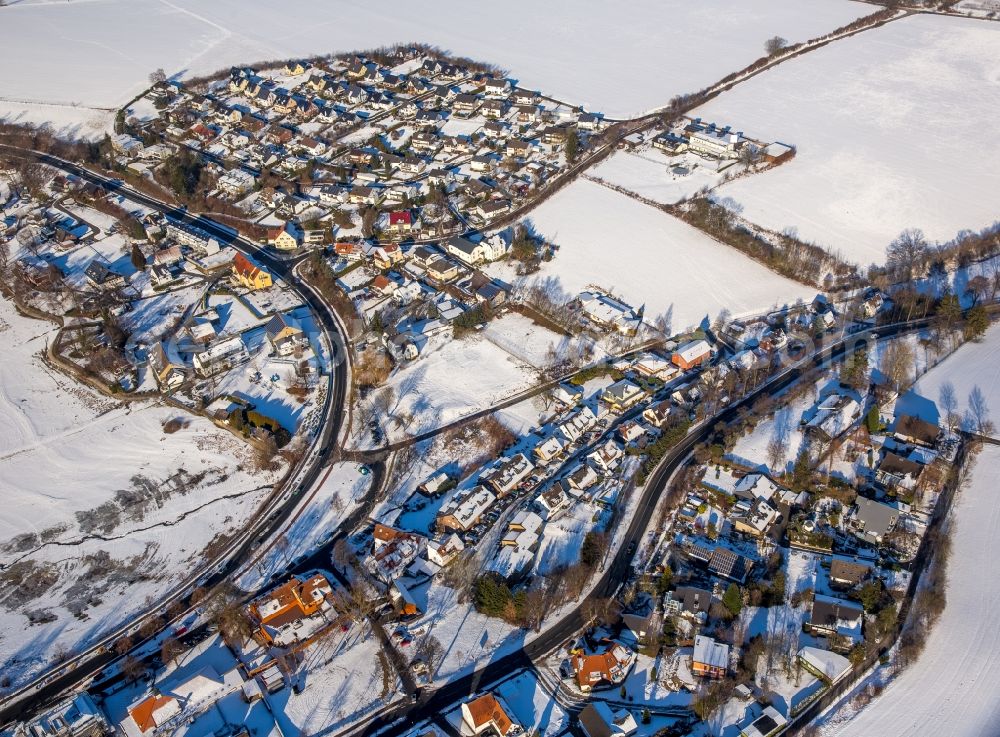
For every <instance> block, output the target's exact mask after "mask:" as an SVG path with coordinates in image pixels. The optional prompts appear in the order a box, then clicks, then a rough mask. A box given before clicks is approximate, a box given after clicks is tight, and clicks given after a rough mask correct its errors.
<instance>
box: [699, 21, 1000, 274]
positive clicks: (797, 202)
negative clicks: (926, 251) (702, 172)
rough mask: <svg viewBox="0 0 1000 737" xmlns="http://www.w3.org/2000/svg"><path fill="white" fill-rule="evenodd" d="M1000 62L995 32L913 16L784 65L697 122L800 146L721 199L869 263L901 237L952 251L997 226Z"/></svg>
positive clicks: (976, 24)
mask: <svg viewBox="0 0 1000 737" xmlns="http://www.w3.org/2000/svg"><path fill="white" fill-rule="evenodd" d="M998 59H1000V25H997V24H996V23H984V22H981V21H975V20H968V19H960V18H946V17H941V16H924V15H919V16H914V17H910V18H906V19H903V20H899V21H895V22H893V23H889V24H888V25H886V26H883V27H882V28H879V29H876V30H873V31H866V32H865V33H861V34H858V35H856V36H853V37H851V38H847V39H844V40H841V41H838V42H836V43H833V44H830V45H828V46H826V47H824V48H821V49H818V50H816V51H813V52H811V53H809V54H806V55H804V56H801V57H799V58H796V59H793V60H790V61H787V62H785V63H783V64H781V65H780V66H778V67H776V68H775V69H772V70H770V71H768V72H766V73H764V74H761V75H759V76H757V77H755V78H753V79H752V80H750V81H748V82H746V83H745V84H741V85H739V86H738V87H736V88H735V89H734V90H732V91H730V92H727V93H725V94H723V95H722V96H721V97H719V98H717V99H716V100H714V101H712V102H710V103H709V104H708V105H706V106H704V107H702V108H699V109H698V110H697V111H696V113H695V114H697V115H701V116H702V117H705V118H707V119H717V120H725V121H728V122H730V123H733V124H736V125H739V126H741V127H743V128H746V129H748V130H755V131H766V132H767V133H766V135H768V136H770V137H773V138H775V139H777V140H780V141H782V142H784V143H788V144H792V145H795V146H796V147H797V149H798V151H797V154H796V156H795V158H794V159H793V160H792V161H791V162H789V163H787V164H784V165H782V166H780V167H778V168H777V169H774V170H772V171H769V172H765V173H764V174H761V175H760V176H755V177H751V178H746V179H740V180H737V181H735V182H733V183H731V184H727V185H725V186H723V187H722V188H720V189H719V191H718V192H717V196H718V197H720V198H731V199H732V200H734V201H735V202H736V203H738V204H739V205H740V206H741V207H742V215H743V216H744V217H746V218H748V219H749V220H751V221H752V222H754V223H757V224H759V225H763V226H766V227H769V228H772V229H775V230H779V231H780V230H784V229H785V228H788V227H791V228H795V229H796V230H797V231H798V234H799V236H800V237H802V238H805V239H806V240H812V241H815V242H817V243H820V244H821V245H825V246H828V247H830V248H833V249H835V250H838V251H840V252H841V253H842V254H843V255H844V256H845V257H846V258H847V259H849V260H852V261H857V262H859V263H861V264H868V263H871V262H878V263H881V262H883V261H884V260H885V247H886V245H887V244H888V243H889V242H890V241H891V240H892V239H893V238H895V237H896V236H897V235H898V234H899V233H900V231H902V230H903V229H905V228H921V229H923V231H924V232H925V233H926V235H927V236H928V237H929V238H931V239H933V240H939V241H946V240H949V239H951V238H954V237H955V235H956V233H957V232H958V231H959V230H961V229H963V228H969V229H974V230H975V229H979V228H983V227H985V226H987V225H990V224H991V223H993V222H994V221H995V220H996V219H997V216H998V213H997V209H996V205H995V202H994V201H993V199H991V198H990V197H988V196H984V194H985V193H986V192H995V191H998V190H1000V173H998V172H1000V130H998V128H997V126H996V125H995V123H994V121H995V120H996V119H997V117H998V116H1000V66H998V61H997V60H998Z"/></svg>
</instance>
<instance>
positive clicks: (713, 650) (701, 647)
mask: <svg viewBox="0 0 1000 737" xmlns="http://www.w3.org/2000/svg"><path fill="white" fill-rule="evenodd" d="M728 672H729V645H726V644H725V643H722V642H716V641H715V640H714V639H712V638H711V637H706V636H705V635H695V638H694V653H693V654H692V655H691V673H692V674H693V675H696V676H704V677H707V678H725V677H726V673H728Z"/></svg>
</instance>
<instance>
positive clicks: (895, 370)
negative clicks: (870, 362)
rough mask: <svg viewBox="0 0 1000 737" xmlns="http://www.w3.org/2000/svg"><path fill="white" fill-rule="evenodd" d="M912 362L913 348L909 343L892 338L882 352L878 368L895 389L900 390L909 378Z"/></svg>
mask: <svg viewBox="0 0 1000 737" xmlns="http://www.w3.org/2000/svg"><path fill="white" fill-rule="evenodd" d="M913 362H914V355H913V348H912V347H911V346H910V344H909V343H908V342H907V341H905V340H894V341H892V342H890V343H889V345H887V346H886V348H885V350H884V351H883V352H882V360H881V361H880V362H879V368H880V370H881V371H882V373H883V374H884V375H885V377H886V378H887V379H889V381H890V382H891V383H892V385H893V387H894V388H895V389H896V391H900V390H901V389H902V388H903V387H904V386H905V385H906V383H907V381H908V380H909V377H910V373H911V372H912V371H913Z"/></svg>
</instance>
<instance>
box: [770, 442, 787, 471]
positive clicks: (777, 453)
mask: <svg viewBox="0 0 1000 737" xmlns="http://www.w3.org/2000/svg"><path fill="white" fill-rule="evenodd" d="M787 453H788V443H787V442H786V440H785V439H784V438H783V437H781V435H778V434H775V435H774V437H772V438H771V439H770V440H769V441H768V443H767V461H768V465H769V466H770V468H771V470H772V471H775V472H783V471H784V470H785V467H784V463H783V461H784V460H785V456H786V455H787Z"/></svg>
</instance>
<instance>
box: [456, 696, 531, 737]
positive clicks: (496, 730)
mask: <svg viewBox="0 0 1000 737" xmlns="http://www.w3.org/2000/svg"><path fill="white" fill-rule="evenodd" d="M510 715H511V711H510V709H509V708H508V706H507V705H506V704H505V703H504V701H503V699H502V698H500V697H498V696H495V695H493V694H492V693H487V694H483V695H482V696H480V697H479V698H476V699H473V700H472V701H466V702H465V703H463V704H462V727H463V734H465V733H466V732H465V730H468V731H470V732H471V733H472V734H473V735H480V734H484V733H487V732H491V733H493V734H495V735H496V737H514V736H515V735H519V734H521V733H522V732H523V731H524V729H523V728H522V727H521V725H520V724H518V723H517V722H515V721H514V719H513V718H512V717H511V716H510Z"/></svg>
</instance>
